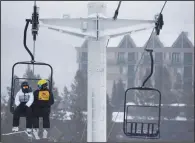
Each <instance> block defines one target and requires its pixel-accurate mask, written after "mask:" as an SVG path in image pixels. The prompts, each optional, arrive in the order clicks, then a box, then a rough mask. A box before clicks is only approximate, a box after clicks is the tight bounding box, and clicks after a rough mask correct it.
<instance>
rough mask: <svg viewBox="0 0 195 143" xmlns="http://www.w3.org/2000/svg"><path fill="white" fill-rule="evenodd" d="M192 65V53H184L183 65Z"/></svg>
mask: <svg viewBox="0 0 195 143" xmlns="http://www.w3.org/2000/svg"><path fill="white" fill-rule="evenodd" d="M191 64H192V53H184V65H191Z"/></svg>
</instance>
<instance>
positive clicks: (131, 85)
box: [128, 77, 134, 87]
mask: <svg viewBox="0 0 195 143" xmlns="http://www.w3.org/2000/svg"><path fill="white" fill-rule="evenodd" d="M133 86H134V77H128V87H133Z"/></svg>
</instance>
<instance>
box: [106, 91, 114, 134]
mask: <svg viewBox="0 0 195 143" xmlns="http://www.w3.org/2000/svg"><path fill="white" fill-rule="evenodd" d="M112 110H113V109H112V106H111V101H110V99H109V96H108V94H107V135H108V134H109V132H110V129H111V127H112Z"/></svg>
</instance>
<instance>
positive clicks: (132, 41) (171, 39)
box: [82, 30, 193, 48]
mask: <svg viewBox="0 0 195 143" xmlns="http://www.w3.org/2000/svg"><path fill="white" fill-rule="evenodd" d="M150 34H151V30H146V31H145V32H144V33H143V32H137V33H132V34H131V35H130V34H127V35H125V36H118V37H115V38H111V39H110V40H109V43H108V47H109V48H112V47H120V46H121V45H122V44H123V43H125V42H128V43H129V44H128V46H129V45H130V47H143V46H145V45H146V43H147V41H148V39H149V37H150ZM181 39H182V40H183V41H185V42H183V44H185V45H186V44H188V47H189V46H190V47H193V42H192V41H191V40H190V39H191V38H190V37H189V36H188V34H187V33H186V32H183V31H182V32H181V33H180V34H179V36H178V34H176V33H175V34H171V35H170V34H164V33H163V34H161V35H160V36H156V35H155V34H153V35H152V37H151V42H149V44H152V41H153V42H154V43H156V44H157V45H159V47H161V48H162V47H174V46H175V45H176V44H177V43H179V42H181ZM82 47H87V40H84V42H83V44H82ZM183 47H185V46H183Z"/></svg>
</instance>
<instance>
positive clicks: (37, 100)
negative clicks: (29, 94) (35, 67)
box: [33, 79, 54, 139]
mask: <svg viewBox="0 0 195 143" xmlns="http://www.w3.org/2000/svg"><path fill="white" fill-rule="evenodd" d="M33 95H34V103H33V128H34V129H33V133H34V136H35V138H36V139H39V136H38V131H39V130H38V129H39V117H42V118H43V129H44V131H43V138H47V129H48V128H50V119H49V116H50V110H51V105H53V104H54V97H53V93H51V91H50V90H49V89H48V83H47V81H46V80H44V79H42V80H39V81H38V89H37V90H35V91H34V92H33Z"/></svg>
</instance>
